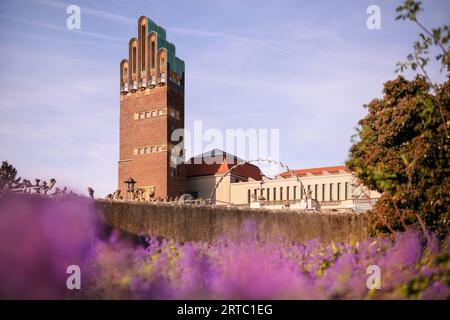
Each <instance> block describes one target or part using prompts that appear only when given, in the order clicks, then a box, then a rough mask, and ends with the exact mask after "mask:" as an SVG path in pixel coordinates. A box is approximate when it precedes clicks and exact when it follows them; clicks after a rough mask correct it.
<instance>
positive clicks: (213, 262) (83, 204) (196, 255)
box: [0, 194, 450, 299]
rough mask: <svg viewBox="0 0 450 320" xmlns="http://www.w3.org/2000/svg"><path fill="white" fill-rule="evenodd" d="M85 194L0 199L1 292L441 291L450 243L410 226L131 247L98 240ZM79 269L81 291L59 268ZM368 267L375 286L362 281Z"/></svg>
mask: <svg viewBox="0 0 450 320" xmlns="http://www.w3.org/2000/svg"><path fill="white" fill-rule="evenodd" d="M96 217H98V216H97V213H96V212H95V210H94V202H93V201H91V200H90V199H86V198H82V197H70V196H68V197H62V198H54V199H45V198H42V197H36V196H29V195H28V196H24V195H21V196H18V195H10V194H5V195H3V196H2V197H1V198H0V277H1V280H2V285H1V286H0V297H1V298H18V299H36V298H48V299H79V298H83V299H108V298H112V299H122V298H127V299H179V298H187V299H196V298H204V299H403V298H411V299H448V298H450V279H449V276H450V244H449V241H448V239H447V241H444V242H441V243H439V242H438V241H437V240H436V238H434V237H433V236H431V235H428V236H429V237H426V238H427V239H428V240H426V239H425V238H424V237H423V236H421V234H420V233H418V232H414V231H407V232H403V233H397V234H396V237H395V240H393V239H392V238H391V237H379V238H373V239H370V240H369V241H366V242H363V243H333V242H332V243H321V242H320V241H318V240H312V241H308V242H306V243H292V242H289V241H281V240H280V241H278V242H265V241H263V240H258V238H257V237H256V235H255V233H254V232H255V230H256V225H254V222H253V221H247V223H246V224H245V226H244V228H243V230H242V236H241V238H240V239H239V240H227V239H226V238H224V239H217V241H216V242H214V243H204V242H196V243H184V244H181V243H176V242H173V241H162V242H158V241H156V239H152V238H147V239H146V244H145V245H140V246H137V245H131V244H130V243H128V242H126V241H125V240H122V239H121V238H120V236H119V234H118V233H117V232H116V233H113V234H112V235H110V236H108V237H105V238H104V239H102V237H101V236H99V235H100V234H101V233H102V232H103V231H102V230H101V229H102V224H101V221H99V219H98V218H96ZM73 264H76V265H79V266H80V268H81V290H73V291H71V290H68V289H67V288H66V279H67V277H68V275H67V274H66V267H67V266H68V265H73ZM369 265H378V266H379V267H380V268H381V289H380V290H375V289H371V290H369V289H367V286H366V281H367V278H368V277H369V275H368V274H366V270H367V267H368V266H369Z"/></svg>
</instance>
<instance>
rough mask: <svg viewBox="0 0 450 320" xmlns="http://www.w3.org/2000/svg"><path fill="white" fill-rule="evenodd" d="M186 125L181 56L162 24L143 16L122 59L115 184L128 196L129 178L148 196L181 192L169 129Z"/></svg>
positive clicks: (180, 172)
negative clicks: (118, 146) (127, 51)
mask: <svg viewBox="0 0 450 320" xmlns="http://www.w3.org/2000/svg"><path fill="white" fill-rule="evenodd" d="M176 129H184V62H183V61H182V60H181V59H179V58H178V57H177V56H176V54H175V46H174V45H173V44H172V43H170V42H168V41H167V40H166V30H165V29H164V28H162V27H160V26H158V25H157V24H156V23H155V22H153V21H152V20H151V19H149V18H147V17H145V16H143V17H140V18H139V20H138V38H137V39H136V38H132V39H131V40H130V42H129V57H128V59H124V60H122V62H121V63H120V155H119V181H118V188H119V189H120V190H121V192H122V195H123V196H124V198H130V193H129V192H127V183H125V181H127V180H128V179H129V178H132V179H133V180H135V181H136V184H135V188H143V189H145V190H146V192H145V195H146V198H166V197H175V196H179V195H181V194H183V193H184V192H185V185H186V181H185V180H186V177H185V172H184V168H183V166H177V165H175V164H173V163H172V162H171V161H170V155H171V150H172V149H173V148H174V147H175V145H177V144H178V141H171V135H172V132H173V131H174V130H176Z"/></svg>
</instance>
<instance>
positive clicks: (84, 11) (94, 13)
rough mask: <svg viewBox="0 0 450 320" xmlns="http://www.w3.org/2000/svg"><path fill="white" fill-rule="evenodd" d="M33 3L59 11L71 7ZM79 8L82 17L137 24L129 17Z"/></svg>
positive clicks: (51, 0) (45, 1)
mask: <svg viewBox="0 0 450 320" xmlns="http://www.w3.org/2000/svg"><path fill="white" fill-rule="evenodd" d="M34 2H35V3H39V4H42V5H46V6H50V7H54V8H61V9H66V8H67V7H68V6H70V5H71V3H67V2H62V1H54V0H34ZM80 8H81V14H82V15H83V14H87V15H90V16H93V17H96V18H101V19H106V20H111V21H114V22H120V23H124V24H130V25H135V24H136V23H137V22H136V21H135V20H134V19H131V18H129V17H125V16H122V15H118V14H115V13H110V12H107V11H103V10H97V9H92V8H88V7H85V6H80Z"/></svg>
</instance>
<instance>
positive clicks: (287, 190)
mask: <svg viewBox="0 0 450 320" xmlns="http://www.w3.org/2000/svg"><path fill="white" fill-rule="evenodd" d="M286 200H289V187H286Z"/></svg>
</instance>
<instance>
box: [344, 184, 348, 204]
mask: <svg viewBox="0 0 450 320" xmlns="http://www.w3.org/2000/svg"><path fill="white" fill-rule="evenodd" d="M344 197H345V200H347V199H348V182H346V183H345V186H344Z"/></svg>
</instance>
